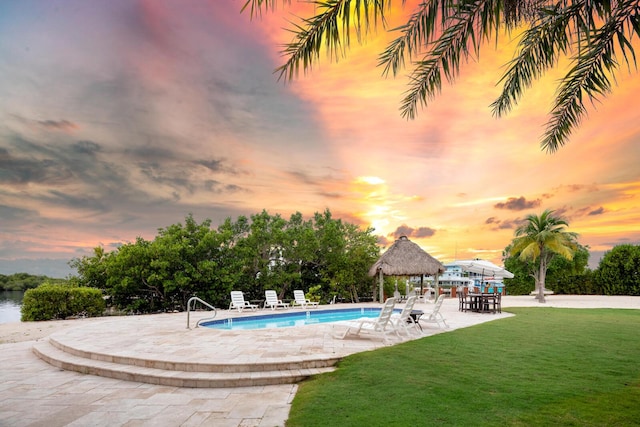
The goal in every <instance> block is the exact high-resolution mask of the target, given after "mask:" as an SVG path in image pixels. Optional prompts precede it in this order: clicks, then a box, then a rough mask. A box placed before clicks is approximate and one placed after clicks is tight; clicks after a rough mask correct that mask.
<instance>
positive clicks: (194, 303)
mask: <svg viewBox="0 0 640 427" xmlns="http://www.w3.org/2000/svg"><path fill="white" fill-rule="evenodd" d="M192 302H193V308H194V309H195V308H196V302H199V303H200V304H203V305H206V306H207V307H209V308H210V309H211V310H213V316H212V317H207V318H205V319H200V320H198V321H197V322H196V328H197V327H198V326H200V322H205V321H208V320H213V319H214V318H215V317H216V314H218V311H217V310H216V308H215V307H214V306H212V305H211V304H209V303H208V302H206V301H204V300H202V299H200V298H198V297H191V298H189V301H187V329H191V327H190V325H189V323H190V321H189V317H190V314H191V303H192Z"/></svg>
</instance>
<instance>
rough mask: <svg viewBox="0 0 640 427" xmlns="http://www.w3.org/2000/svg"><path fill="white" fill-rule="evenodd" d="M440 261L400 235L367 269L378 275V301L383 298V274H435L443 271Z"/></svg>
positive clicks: (372, 275) (371, 274)
mask: <svg viewBox="0 0 640 427" xmlns="http://www.w3.org/2000/svg"><path fill="white" fill-rule="evenodd" d="M444 271H445V267H444V265H442V263H441V262H440V261H438V260H437V259H435V258H434V257H432V256H431V255H429V254H428V253H427V252H425V251H424V250H423V249H422V248H421V247H420V246H418V245H417V244H416V243H413V242H412V241H411V240H409V239H408V238H407V236H401V237H400V238H399V239H398V240H396V241H395V242H394V243H393V245H391V247H390V248H389V249H387V250H386V252H385V253H383V254H382V256H381V257H380V258H379V259H378V261H376V262H375V264H373V265H372V266H371V268H370V269H369V276H371V277H374V276H376V275H378V276H379V277H380V302H382V300H383V299H384V295H383V290H382V287H383V282H384V276H423V277H424V276H425V275H426V276H436V275H438V274H440V273H444Z"/></svg>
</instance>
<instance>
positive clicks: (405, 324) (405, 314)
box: [391, 295, 419, 337]
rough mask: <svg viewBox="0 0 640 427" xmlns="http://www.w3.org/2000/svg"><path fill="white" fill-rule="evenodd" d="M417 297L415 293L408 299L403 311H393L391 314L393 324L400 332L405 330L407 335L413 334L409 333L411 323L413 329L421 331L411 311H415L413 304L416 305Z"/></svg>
mask: <svg viewBox="0 0 640 427" xmlns="http://www.w3.org/2000/svg"><path fill="white" fill-rule="evenodd" d="M417 298H418V297H417V296H415V295H414V296H410V297H409V298H408V299H407V303H406V304H405V306H404V308H403V309H402V311H401V312H400V313H393V314H392V315H391V324H392V325H393V327H394V328H395V329H396V330H397V331H398V334H399V333H400V332H404V333H405V334H407V337H409V336H411V334H410V333H409V325H412V326H413V329H414V330H415V331H416V332H419V330H418V325H417V324H416V322H415V321H414V320H413V318H412V317H411V312H412V311H413V306H414V305H415V303H416V299H417Z"/></svg>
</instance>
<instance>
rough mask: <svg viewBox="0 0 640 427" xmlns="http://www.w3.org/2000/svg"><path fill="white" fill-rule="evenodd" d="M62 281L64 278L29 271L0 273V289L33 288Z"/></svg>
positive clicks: (17, 289) (23, 289) (18, 289)
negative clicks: (54, 277)
mask: <svg viewBox="0 0 640 427" xmlns="http://www.w3.org/2000/svg"><path fill="white" fill-rule="evenodd" d="M45 282H49V283H64V282H65V280H64V279H53V278H51V277H47V276H44V275H33V274H29V273H15V274H9V275H5V274H0V291H23V292H24V291H26V290H27V289H35V288H37V287H38V286H40V285H41V284H43V283H45Z"/></svg>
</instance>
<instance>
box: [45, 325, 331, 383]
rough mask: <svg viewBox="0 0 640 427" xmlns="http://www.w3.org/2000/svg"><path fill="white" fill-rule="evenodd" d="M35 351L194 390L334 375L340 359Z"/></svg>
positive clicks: (90, 368) (68, 366)
mask: <svg viewBox="0 0 640 427" xmlns="http://www.w3.org/2000/svg"><path fill="white" fill-rule="evenodd" d="M33 352H34V354H36V355H37V356H38V357H39V358H41V359H42V360H44V361H46V362H47V363H49V364H51V365H53V366H55V367H58V368H60V369H64V370H68V371H75V372H80V373H83V374H91V375H98V376H101V377H107V378H114V379H119V380H126V381H137V382H142V383H148V384H155V385H166V386H172V387H192V388H224V387H248V386H264V385H274V384H293V383H297V382H300V381H302V380H304V379H306V378H309V377H310V376H312V375H316V374H320V373H324V372H331V371H333V370H334V367H333V365H334V364H335V363H336V362H337V361H338V358H318V359H308V360H300V361H293V362H275V361H274V362H266V363H260V362H257V363H247V364H217V363H189V362H172V361H162V360H152V359H141V358H133V357H118V356H113V355H108V354H100V353H93V352H89V351H85V350H77V349H73V348H69V347H68V346H64V345H62V344H60V343H59V342H57V341H56V340H55V339H52V338H51V337H50V338H49V339H48V340H43V341H38V342H36V343H35V344H34V346H33Z"/></svg>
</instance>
